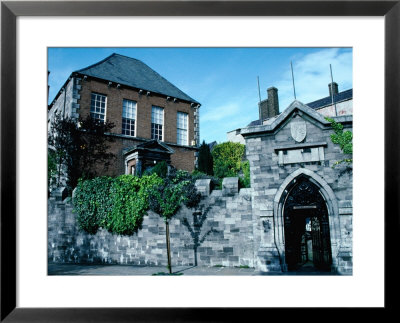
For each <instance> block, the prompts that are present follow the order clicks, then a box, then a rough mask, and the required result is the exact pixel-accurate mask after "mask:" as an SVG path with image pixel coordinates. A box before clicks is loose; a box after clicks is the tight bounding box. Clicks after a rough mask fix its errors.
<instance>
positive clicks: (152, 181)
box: [73, 174, 162, 235]
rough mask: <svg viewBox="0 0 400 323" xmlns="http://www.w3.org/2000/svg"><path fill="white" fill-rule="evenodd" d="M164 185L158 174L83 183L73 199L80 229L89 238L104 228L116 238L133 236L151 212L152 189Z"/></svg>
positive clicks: (108, 178) (99, 179)
mask: <svg viewBox="0 0 400 323" xmlns="http://www.w3.org/2000/svg"><path fill="white" fill-rule="evenodd" d="M161 183H162V179H161V178H159V177H158V176H157V175H155V174H153V175H150V176H143V177H136V176H132V175H121V176H119V177H116V178H111V177H96V178H94V179H91V180H80V181H79V182H78V186H77V188H76V191H75V195H74V199H73V203H74V212H75V213H76V214H77V223H78V226H79V227H80V228H81V229H82V230H84V231H86V232H88V233H90V234H95V233H96V232H97V231H98V229H99V228H104V229H107V230H108V231H109V232H111V233H114V234H120V235H132V234H133V233H135V232H136V231H137V230H138V229H139V228H140V226H141V224H142V221H143V216H144V215H145V214H146V212H147V211H148V209H149V202H148V200H149V189H150V187H152V186H154V185H159V184H161Z"/></svg>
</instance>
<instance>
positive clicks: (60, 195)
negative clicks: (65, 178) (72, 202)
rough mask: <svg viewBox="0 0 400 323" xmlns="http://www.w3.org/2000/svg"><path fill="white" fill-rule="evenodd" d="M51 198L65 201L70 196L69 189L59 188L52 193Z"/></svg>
mask: <svg viewBox="0 0 400 323" xmlns="http://www.w3.org/2000/svg"><path fill="white" fill-rule="evenodd" d="M51 196H52V197H54V198H55V200H56V201H63V200H64V199H65V198H66V197H67V196H68V191H67V188H66V187H58V188H56V189H55V190H53V191H52V192H51Z"/></svg>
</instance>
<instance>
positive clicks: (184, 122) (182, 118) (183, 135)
mask: <svg viewBox="0 0 400 323" xmlns="http://www.w3.org/2000/svg"><path fill="white" fill-rule="evenodd" d="M176 143H177V144H178V145H185V146H187V145H189V138H188V114H187V113H185V112H178V114H177V122H176Z"/></svg>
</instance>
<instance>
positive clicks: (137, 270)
mask: <svg viewBox="0 0 400 323" xmlns="http://www.w3.org/2000/svg"><path fill="white" fill-rule="evenodd" d="M48 274H49V275H94V276H124V275H132V276H153V275H157V276H162V275H169V274H168V269H167V268H166V267H162V266H132V265H84V264H79V265H77V264H54V263H50V264H48ZM172 274H173V275H176V276H178V275H185V276H255V275H333V273H326V272H325V273H320V272H298V273H263V272H259V271H257V270H255V269H254V268H238V267H199V266H176V267H175V266H173V267H172Z"/></svg>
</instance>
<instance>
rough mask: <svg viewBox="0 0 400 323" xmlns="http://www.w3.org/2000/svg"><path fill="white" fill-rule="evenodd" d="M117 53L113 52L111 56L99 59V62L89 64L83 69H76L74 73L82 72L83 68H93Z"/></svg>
mask: <svg viewBox="0 0 400 323" xmlns="http://www.w3.org/2000/svg"><path fill="white" fill-rule="evenodd" d="M115 55H116V53H112V54H111V55H110V56H107V57H106V58H104V59H102V60H101V61H99V62H97V63H94V64H92V65H89V66H87V67H84V68H81V69H79V70H76V71H74V73H80V72H82V71H83V70H87V69H89V68H92V67H95V66H97V65H100V64H103V63H104V62H105V61H107V60H108V59H110V58H111V57H112V56H115Z"/></svg>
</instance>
